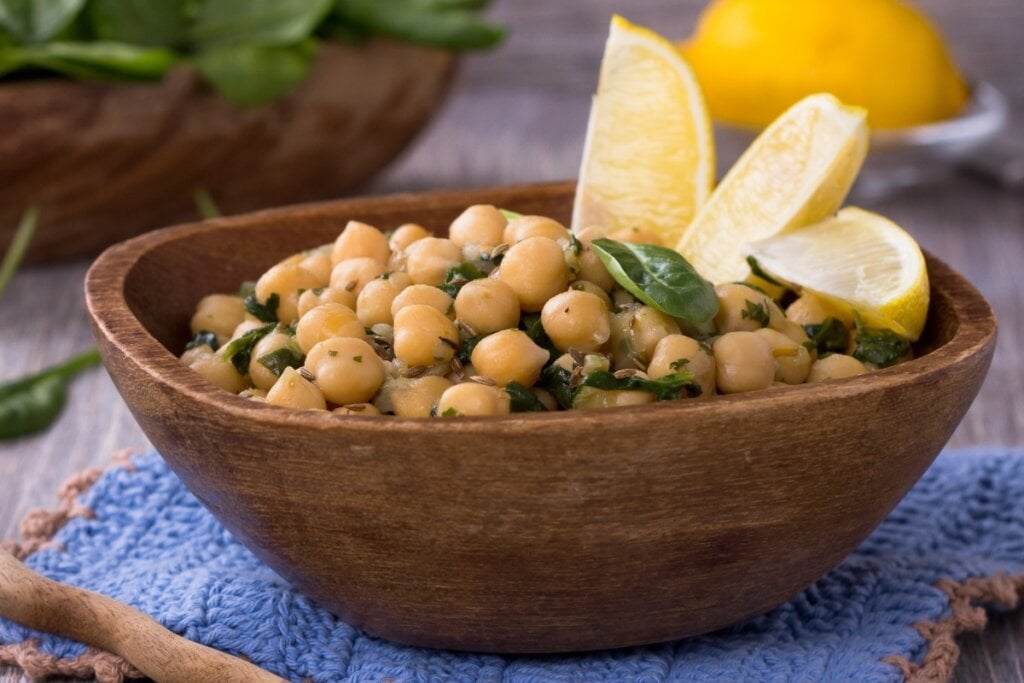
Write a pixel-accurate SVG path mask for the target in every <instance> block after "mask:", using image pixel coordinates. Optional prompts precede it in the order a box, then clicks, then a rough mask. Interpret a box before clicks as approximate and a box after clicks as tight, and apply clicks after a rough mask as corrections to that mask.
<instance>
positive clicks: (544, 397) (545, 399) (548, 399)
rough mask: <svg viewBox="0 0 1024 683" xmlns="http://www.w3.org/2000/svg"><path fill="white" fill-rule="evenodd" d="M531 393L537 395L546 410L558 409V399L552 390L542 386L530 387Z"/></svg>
mask: <svg viewBox="0 0 1024 683" xmlns="http://www.w3.org/2000/svg"><path fill="white" fill-rule="evenodd" d="M530 393H532V394H533V395H534V396H536V397H537V400H538V401H540V404H541V405H542V406H544V409H545V410H558V401H557V400H556V399H555V397H554V396H552V395H551V392H550V391H548V390H546V389H541V388H540V387H530Z"/></svg>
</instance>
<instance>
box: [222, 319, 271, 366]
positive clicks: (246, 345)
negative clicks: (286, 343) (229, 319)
mask: <svg viewBox="0 0 1024 683" xmlns="http://www.w3.org/2000/svg"><path fill="white" fill-rule="evenodd" d="M275 327H277V325H276V324H274V323H271V324H269V325H264V326H263V327H257V328H256V329H254V330H249V331H248V332H246V333H245V334H243V335H242V336H241V337H239V338H238V339H233V340H231V341H230V342H228V343H227V345H226V346H225V347H224V350H223V351H222V352H221V353H222V355H223V357H224V360H229V361H231V364H232V365H234V366H235V370H238V374H240V375H247V374H249V361H250V360H252V349H253V347H254V346H256V342H258V341H259V340H260V339H263V338H264V337H266V336H267V335H268V334H270V333H271V332H273V331H274V328H275Z"/></svg>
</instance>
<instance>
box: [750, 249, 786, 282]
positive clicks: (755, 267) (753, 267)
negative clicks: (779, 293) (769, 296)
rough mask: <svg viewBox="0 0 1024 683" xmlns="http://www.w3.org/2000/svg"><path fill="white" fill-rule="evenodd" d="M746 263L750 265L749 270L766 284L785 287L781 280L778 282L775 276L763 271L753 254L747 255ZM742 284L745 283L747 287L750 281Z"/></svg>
mask: <svg viewBox="0 0 1024 683" xmlns="http://www.w3.org/2000/svg"><path fill="white" fill-rule="evenodd" d="M747 265H748V266H750V272H751V273H753V274H754V275H756V276H757V277H759V278H761V279H762V280H764V281H765V282H767V283H768V284H770V285H775V286H776V287H785V286H786V285H784V284H782V283H781V282H779V281H778V280H776V279H775V278H773V277H772V276H771V275H769V274H768V273H766V272H764V268H762V267H761V264H760V263H758V262H757V259H756V258H754V257H753V256H748V257H747ZM743 284H745V285H747V286H748V287H749V286H750V283H748V282H745V283H743Z"/></svg>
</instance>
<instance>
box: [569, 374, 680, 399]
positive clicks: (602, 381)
mask: <svg viewBox="0 0 1024 683" xmlns="http://www.w3.org/2000/svg"><path fill="white" fill-rule="evenodd" d="M580 386H584V387H593V388H595V389H604V390H605V391H623V390H625V391H647V392H650V393H652V394H654V396H655V398H656V399H657V400H659V401H672V400H675V399H677V398H682V397H683V393H684V392H685V393H686V395H687V396H691V397H693V396H700V385H699V384H697V382H696V381H694V379H693V373H692V372H690V371H688V370H680V371H678V372H674V373H672V374H671V375H665V376H664V377H659V378H658V379H648V378H645V377H622V378H618V377H616V376H615V375H613V374H612V373H610V372H608V371H606V370H598V371H597V372H592V373H590V374H589V375H586V376H584V378H583V382H582V383H581V384H580Z"/></svg>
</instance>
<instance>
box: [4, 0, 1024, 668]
mask: <svg viewBox="0 0 1024 683" xmlns="http://www.w3.org/2000/svg"><path fill="white" fill-rule="evenodd" d="M702 4H703V3H702V2H698V1H695V0H631V1H630V2H629V3H623V2H621V1H620V2H617V3H615V2H612V1H611V0H597V1H595V0H589V1H587V2H584V0H575V1H573V2H548V1H547V0H515V2H512V1H511V0H506V1H505V2H503V3H499V4H498V6H497V7H496V8H495V11H494V16H495V17H496V18H497V19H498V20H500V21H502V22H503V23H505V24H506V25H507V26H509V27H510V29H511V35H510V37H509V39H508V41H507V42H506V44H505V45H504V46H503V47H502V48H501V49H500V50H498V51H495V52H493V53H491V54H487V55H483V56H474V57H471V58H468V59H466V60H465V63H464V67H463V69H462V71H461V73H460V76H459V78H458V80H457V83H456V86H455V89H454V92H453V94H452V97H451V99H450V101H449V102H448V104H447V106H446V107H445V109H444V110H443V111H442V113H441V115H440V116H439V118H438V119H437V120H436V121H435V122H434V123H433V124H432V126H431V127H430V128H429V129H428V130H427V131H426V132H425V133H424V134H423V135H422V137H421V138H420V139H419V140H418V142H417V143H416V144H415V146H414V147H413V148H412V149H410V151H409V152H408V153H407V154H406V155H405V156H404V157H403V158H401V159H400V160H399V161H398V162H397V163H396V164H395V165H394V166H392V167H391V169H390V170H389V171H388V172H387V173H386V174H385V175H384V176H382V177H381V178H379V179H378V180H377V181H376V182H374V183H373V184H372V185H371V186H370V187H369V188H368V191H369V192H374V193H382V192H393V191H414V190H426V189H433V188H438V187H469V186H486V185H493V184H502V183H511V182H528V181H539V180H552V179H560V178H568V177H574V176H575V174H576V171H577V167H578V164H579V157H580V153H581V149H582V142H583V134H584V128H585V125H586V117H587V111H588V108H589V103H590V95H591V93H592V92H593V89H594V86H595V83H596V78H597V67H598V63H599V61H600V55H601V51H602V48H603V44H604V37H605V33H606V30H607V20H608V17H609V16H610V14H611V12H612V11H613V10H616V9H617V10H620V11H621V10H625V11H627V12H628V16H629V18H630V19H632V20H633V21H636V22H640V23H646V24H648V25H651V26H653V27H655V28H657V29H658V30H659V31H661V32H662V33H665V34H669V35H677V36H684V35H687V34H688V33H689V32H690V31H691V29H692V27H693V25H694V21H695V18H696V15H697V12H698V11H699V8H700V6H701V5H702ZM919 4H920V5H921V6H922V7H923V8H924V9H925V10H926V11H928V12H929V13H930V14H931V15H932V16H933V17H934V18H935V20H936V21H937V22H938V24H939V25H940V27H941V28H942V30H943V31H944V32H945V34H946V35H947V37H948V39H949V41H950V43H951V44H952V48H953V51H954V52H955V54H956V55H957V58H958V60H959V62H960V63H961V64H962V65H963V67H964V70H965V71H966V72H968V73H970V74H972V75H974V76H975V77H977V78H982V79H985V80H988V81H990V82H992V83H994V84H995V85H997V86H998V87H999V88H1000V89H1001V90H1002V91H1003V92H1004V93H1005V94H1006V96H1007V98H1008V99H1009V101H1010V104H1011V107H1012V109H1013V114H1012V119H1011V122H1010V125H1009V127H1008V130H1007V132H1006V138H1005V139H1007V140H1011V141H1012V140H1017V141H1022V142H1024V71H1021V58H1020V53H1019V48H1018V45H1019V34H1020V31H1021V29H1024V3H1022V2H1020V0H975V1H974V2H971V3H965V2H962V0H919ZM859 201H860V203H861V204H862V205H863V206H865V207H866V208H870V209H873V210H877V211H880V212H882V213H885V214H887V215H889V216H891V217H892V218H893V219H895V220H896V221H897V222H899V223H900V224H901V225H903V226H904V227H906V228H907V229H908V230H909V231H911V232H912V233H913V234H914V236H915V237H916V238H917V239H918V240H919V241H920V243H921V244H922V245H923V246H924V247H925V248H927V249H929V250H931V251H932V252H933V253H934V254H936V255H938V256H939V257H940V258H942V259H944V260H946V261H947V262H948V263H950V264H951V265H953V266H954V267H955V268H956V269H958V270H959V271H961V272H962V273H964V274H965V275H966V276H967V277H968V278H969V279H970V280H971V281H972V282H974V283H975V284H976V285H977V286H978V287H979V288H980V289H981V291H982V292H983V293H984V294H985V295H986V296H987V297H988V299H989V301H991V302H992V304H993V306H994V308H995V310H996V313H997V315H998V317H999V322H1000V331H999V344H998V348H997V350H996V355H995V360H994V361H993V365H992V369H991V372H990V373H989V375H988V378H987V380H986V382H985V385H984V387H983V388H982V390H981V394H980V395H979V396H978V399H977V401H976V402H975V404H974V406H973V407H972V409H971V410H970V412H969V413H968V414H967V417H966V418H965V420H964V422H963V423H962V424H961V426H960V428H959V429H958V430H957V432H956V433H955V434H954V436H953V438H952V441H951V442H950V445H951V446H953V447H956V446H970V445H977V444H996V445H1008V446H1018V447H1024V373H1022V372H1021V363H1022V361H1024V354H1022V351H1021V348H1022V346H1024V295H1022V293H1024V267H1022V263H1024V190H1018V191H1016V192H1015V193H1012V192H1008V191H1006V190H1003V189H999V188H996V187H994V186H992V185H990V184H987V183H986V182H983V181H980V180H977V179H974V178H968V177H965V176H954V177H950V178H949V179H946V180H943V181H939V182H937V183H933V184H931V185H928V186H924V187H918V188H915V189H913V190H908V191H903V192H901V193H899V194H898V195H895V196H890V197H888V198H886V199H867V198H861V199H860V200H859ZM87 267H88V263H86V262H77V263H66V264H60V265H53V266H45V267H37V268H32V269H25V270H24V271H22V272H21V273H19V274H18V275H17V276H16V277H15V279H14V280H13V282H12V283H11V285H10V287H9V289H8V291H7V293H6V294H5V296H4V297H3V299H2V300H0V319H2V321H3V322H2V323H0V381H4V380H8V379H12V378H14V377H17V376H20V375H22V374H24V373H27V372H30V371H34V370H37V369H40V368H42V367H44V366H46V365H48V364H51V363H54V362H56V361H59V360H61V359H63V358H65V357H67V356H69V355H71V354H72V353H74V352H76V351H78V350H81V349H84V348H86V347H88V346H89V345H90V344H91V337H90V333H89V326H88V322H87V316H86V312H85V306H84V302H83V297H82V279H83V275H84V273H85V270H86V268H87ZM147 445H148V442H147V440H146V437H145V436H144V435H143V434H142V432H141V431H140V430H139V427H138V426H137V425H136V423H135V421H134V419H133V418H132V416H131V414H130V413H129V412H128V409H127V408H126V407H125V405H124V403H123V402H122V401H121V398H120V396H119V395H118V394H117V391H116V390H115V389H114V387H113V385H112V384H111V382H110V380H109V378H108V377H107V375H106V373H105V372H103V371H102V370H98V371H94V372H91V373H89V374H87V375H86V376H84V377H82V378H81V379H80V380H79V381H77V382H76V383H75V385H74V387H73V389H72V391H71V394H70V400H69V405H68V409H67V410H66V412H65V414H64V415H63V417H62V418H61V420H60V422H59V423H58V424H57V425H56V426H55V427H54V428H53V429H51V430H50V431H49V432H47V433H45V434H42V435H40V436H36V437H32V438H26V439H21V440H18V441H14V442H7V443H3V444H2V445H0V482H2V484H0V538H10V537H14V536H15V535H16V534H17V528H18V521H19V520H20V519H21V518H22V517H23V516H24V515H25V513H26V512H28V511H29V510H30V509H31V508H33V507H38V506H47V507H51V506H53V505H54V504H55V502H56V499H55V495H54V493H55V491H56V488H57V486H58V485H59V484H60V482H61V481H62V480H63V479H64V478H66V477H67V476H68V475H69V474H71V473H73V472H76V471H78V470H82V469H84V468H88V467H92V466H96V465H103V464H105V463H107V462H108V461H109V459H110V454H111V453H112V452H113V451H115V450H116V449H119V448H125V447H127V448H134V449H144V448H146V447H147ZM962 643H963V645H964V654H963V658H962V661H961V665H960V667H959V668H958V671H957V674H956V678H955V680H956V681H963V682H966V681H982V680H992V681H1000V682H1004V681H1024V611H1018V612H1016V613H1013V614H1009V615H1003V616H999V617H996V618H994V619H993V620H992V623H991V624H990V627H989V628H988V630H987V631H986V632H985V633H984V634H982V635H978V636H975V635H971V636H967V637H964V638H963V639H962ZM21 680H27V679H23V677H21V676H20V675H19V674H18V673H17V672H15V671H11V670H7V671H6V672H4V671H2V670H0V682H3V681H21Z"/></svg>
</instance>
